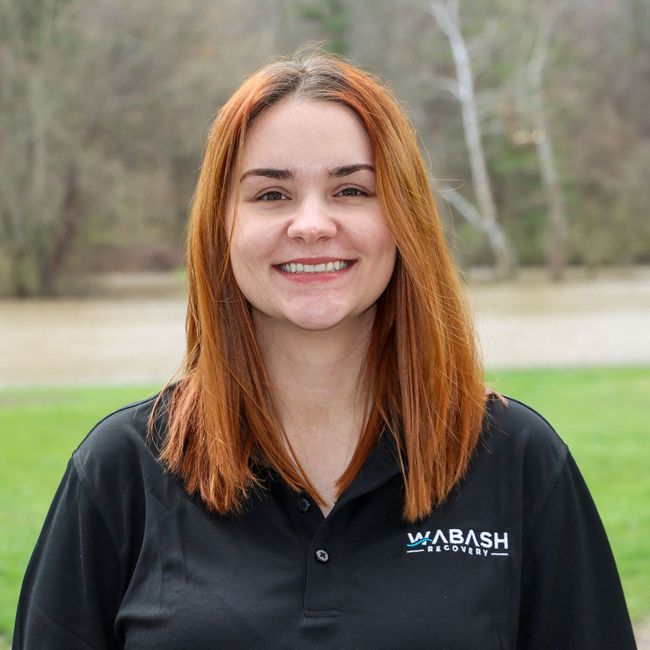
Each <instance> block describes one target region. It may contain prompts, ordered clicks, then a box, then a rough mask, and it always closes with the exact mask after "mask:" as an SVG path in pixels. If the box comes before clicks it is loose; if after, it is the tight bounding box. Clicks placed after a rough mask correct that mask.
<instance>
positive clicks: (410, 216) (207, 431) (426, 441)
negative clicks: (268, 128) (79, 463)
mask: <svg viewBox="0 0 650 650" xmlns="http://www.w3.org/2000/svg"><path fill="white" fill-rule="evenodd" d="M285 97H297V98H300V99H305V100H310V101H331V102H337V103H340V104H343V105H345V106H347V107H348V108H350V109H351V110H352V111H354V112H355V113H356V115H357V116H358V117H359V119H360V120H361V122H362V124H363V125H364V127H365V129H366V132H367V134H368V137H369V140H370V145H371V148H372V152H373V158H374V165H375V173H376V179H377V197H378V200H379V202H380V205H381V206H382V209H383V213H384V216H385V219H386V222H387V225H388V228H389V229H390V231H391V233H392V236H393V238H394V241H395V244H396V247H397V251H398V254H397V259H396V266H395V270H394V272H393V276H392V278H391V280H390V282H389V284H388V286H387V288H386V290H385V292H384V293H383V295H382V296H381V297H380V299H379V301H378V303H377V309H376V315H375V320H374V325H373V329H372V333H371V337H370V343H369V348H368V354H367V360H366V364H365V366H364V373H365V381H364V386H365V389H366V391H367V393H366V398H367V403H368V406H369V413H370V415H369V418H368V422H367V424H366V427H365V429H364V431H363V432H362V433H361V436H360V439H359V441H358V444H357V448H356V450H355V452H354V455H353V457H352V459H351V461H350V464H349V466H348V467H347V469H346V470H345V472H344V473H343V475H342V476H341V477H340V478H339V480H338V482H337V488H338V492H339V494H340V493H341V492H342V491H343V490H345V488H346V487H347V486H348V485H350V483H351V482H352V480H353V479H354V477H355V476H356V474H357V473H358V471H359V469H360V468H361V466H362V465H363V462H364V461H365V459H366V457H367V456H368V453H369V452H370V450H371V449H372V447H373V446H374V444H375V442H376V441H377V438H378V436H379V435H380V433H381V432H382V430H384V429H385V430H386V431H387V435H391V436H393V437H394V439H395V442H396V449H397V454H398V462H399V463H400V465H401V469H402V475H403V482H404V508H403V516H404V519H405V520H406V521H409V522H415V521H417V520H419V519H422V518H423V517H425V516H426V515H428V514H429V513H430V512H431V510H432V508H433V507H435V506H436V505H438V504H440V503H442V502H443V501H444V500H445V499H446V498H447V496H448V495H449V493H450V492H451V490H452V489H453V488H454V486H455V485H457V484H458V482H459V481H460V480H461V478H462V477H463V475H464V473H465V472H466V470H467V467H468V464H469V462H470V459H471V456H472V453H473V451H474V449H475V447H476V444H477V441H478V436H479V433H480V430H481V425H482V420H483V413H484V402H485V386H484V383H483V373H482V368H481V364H480V362H479V359H478V356H477V348H476V342H475V336H474V331H473V326H472V323H471V319H470V317H469V311H468V309H467V307H466V305H465V302H464V298H463V292H462V288H461V285H460V280H459V278H458V274H457V272H456V270H455V267H454V264H453V262H452V260H451V256H450V254H449V251H448V248H447V244H446V242H445V237H444V231H443V227H442V224H441V221H440V218H439V216H438V213H437V210H436V206H435V201H434V198H433V194H432V191H431V188H430V186H429V181H428V177H427V173H426V169H425V165H424V162H423V160H422V156H421V154H420V151H419V149H418V145H417V141H416V138H415V132H414V129H413V127H412V126H411V125H410V123H409V121H408V119H407V118H406V116H405V114H404V111H403V110H402V109H401V107H400V105H399V102H398V101H397V100H396V99H395V98H394V96H393V95H392V94H391V93H390V91H389V90H387V88H386V87H384V86H383V85H382V84H381V83H380V82H379V81H378V80H377V79H375V78H374V77H373V76H372V75H370V74H368V73H366V72H363V71H361V70H360V69H358V68H355V67H354V66H352V65H350V64H349V63H347V62H345V61H344V60H342V59H340V58H337V57H335V56H333V55H329V54H324V53H320V52H318V53H315V54H309V55H307V56H306V57H304V58H300V57H295V58H291V59H283V60H280V61H277V62H274V63H271V64H269V65H266V66H264V67H263V68H261V69H260V70H259V71H257V72H256V73H254V74H253V75H251V76H250V77H249V78H248V79H247V80H246V81H244V83H243V84H242V85H241V86H240V87H239V89H237V90H236V91H235V93H234V94H233V95H232V96H231V98H230V99H229V100H228V102H227V103H226V104H225V105H224V106H223V107H222V108H221V110H220V111H219V113H218V115H217V117H216V119H215V120H214V122H213V125H212V128H211V130H210V134H209V137H208V141H207V145H206V149H205V153H204V158H203V164H202V166H201V173H200V177H199V180H198V183H197V186H196V191H195V194H194V197H193V201H192V208H191V214H190V224H189V233H188V241H187V272H188V284H189V302H188V309H187V318H186V339H187V350H186V354H185V358H184V362H183V366H182V369H181V378H180V380H179V381H178V382H177V383H176V384H175V386H174V387H173V391H171V392H170V395H169V403H168V404H167V408H168V414H167V415H168V420H167V422H168V424H167V432H166V436H165V438H164V440H163V443H162V448H161V452H160V460H161V461H162V463H163V464H164V465H165V466H166V467H167V468H168V469H169V470H170V471H171V472H173V473H174V474H176V475H179V476H180V477H182V479H183V481H184V484H185V488H186V490H187V491H188V493H190V494H198V495H199V496H200V497H201V499H202V500H203V501H204V502H205V504H206V506H207V507H208V508H209V509H210V510H212V511H215V512H218V513H221V514H225V513H237V512H240V511H241V510H242V508H243V507H244V506H245V504H246V501H247V499H248V498H249V496H250V494H251V490H253V489H255V488H256V487H257V486H261V485H262V481H261V475H260V472H259V470H258V468H257V465H258V464H259V463H267V464H270V465H271V466H272V467H273V468H274V469H275V470H276V471H277V472H278V473H279V475H280V476H281V477H282V479H284V480H285V481H286V482H287V483H288V484H289V485H290V486H291V487H292V488H293V489H294V490H296V491H299V490H305V491H307V492H308V493H310V494H311V495H312V497H313V498H314V499H315V500H316V501H317V502H319V503H320V504H323V503H324V502H323V499H322V497H321V496H320V495H319V493H318V491H317V490H316V489H315V487H314V485H313V484H312V483H311V481H310V480H309V478H308V476H307V475H306V473H305V471H304V470H303V468H302V467H301V466H300V463H299V462H298V460H297V458H296V456H295V454H293V453H292V451H291V446H290V444H289V441H288V440H287V438H286V435H285V433H284V431H283V430H282V428H281V426H280V425H279V417H278V414H277V410H276V408H275V406H274V403H273V399H272V395H271V390H270V388H269V386H270V383H269V377H268V375H267V372H266V369H265V366H264V361H263V358H262V354H261V352H260V348H259V346H258V343H257V339H256V336H255V330H254V326H253V320H252V315H251V311H250V306H249V305H248V303H247V301H246V299H245V298H244V296H243V294H242V293H241V291H240V290H239V287H238V286H237V283H236V281H235V279H234V275H233V272H232V269H231V266H230V259H229V240H230V233H229V232H228V231H227V226H226V216H227V210H228V209H229V205H230V201H229V199H230V197H233V196H236V195H237V192H238V190H237V186H238V172H239V163H240V161H241V155H242V149H243V145H244V141H245V136H246V132H247V129H248V128H249V127H250V126H251V124H252V123H253V121H254V120H255V119H256V118H257V117H258V116H259V115H260V114H261V113H262V112H263V111H265V110H267V109H268V108H269V107H271V106H273V105H274V104H276V103H277V102H278V101H280V100H281V99H283V98H285ZM171 381H172V380H170V381H169V382H168V384H167V385H166V387H165V388H167V387H168V386H169V384H170V383H171ZM163 393H165V390H164V389H163V391H161V394H160V395H159V397H158V400H156V403H155V404H154V409H153V412H152V415H151V419H150V428H152V427H153V423H154V418H155V413H156V411H157V407H158V406H159V401H160V399H161V397H162V395H163Z"/></svg>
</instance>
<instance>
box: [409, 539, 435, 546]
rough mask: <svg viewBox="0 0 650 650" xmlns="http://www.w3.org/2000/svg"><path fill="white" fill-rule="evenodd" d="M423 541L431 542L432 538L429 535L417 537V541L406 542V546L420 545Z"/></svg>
mask: <svg viewBox="0 0 650 650" xmlns="http://www.w3.org/2000/svg"><path fill="white" fill-rule="evenodd" d="M424 542H431V543H432V544H433V540H432V539H431V538H430V537H423V538H422V539H419V540H418V541H417V542H413V543H412V544H407V546H409V547H410V546H420V544H424Z"/></svg>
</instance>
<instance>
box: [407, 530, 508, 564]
mask: <svg viewBox="0 0 650 650" xmlns="http://www.w3.org/2000/svg"><path fill="white" fill-rule="evenodd" d="M407 535H408V542H407V543H406V552H407V553H465V554H466V555H479V556H481V557H487V556H488V555H500V556H508V555H509V552H508V532H507V531H503V532H493V531H474V530H472V529H471V528H470V530H468V531H467V532H465V531H464V530H462V529H461V528H449V529H448V530H442V529H441V528H438V529H437V530H436V531H434V533H433V535H432V534H431V531H430V530H427V531H426V532H425V533H422V532H420V531H418V532H417V533H415V534H413V533H407Z"/></svg>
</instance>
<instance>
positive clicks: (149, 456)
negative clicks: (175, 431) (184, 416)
mask: <svg viewBox="0 0 650 650" xmlns="http://www.w3.org/2000/svg"><path fill="white" fill-rule="evenodd" d="M159 395H160V393H157V394H155V395H152V396H151V397H148V398H146V399H143V400H139V401H137V402H133V403H131V404H127V405H125V406H123V407H121V408H119V409H117V410H115V411H113V412H112V413H109V414H108V415H106V416H105V417H103V418H102V419H101V420H100V421H99V422H98V423H97V424H95V426H93V428H92V429H91V430H90V432H89V433H88V435H87V436H86V437H85V438H84V440H83V441H82V442H81V444H80V445H79V446H78V447H77V449H76V450H75V451H74V453H73V455H72V462H73V465H74V468H75V470H76V472H77V474H78V475H79V478H80V480H81V481H82V483H83V484H84V485H85V487H86V489H87V490H89V491H90V492H91V493H93V492H95V491H96V490H97V489H98V486H102V487H107V486H108V485H110V484H113V485H118V484H119V485H122V486H125V485H127V484H128V483H133V482H134V481H138V477H139V476H141V475H142V474H143V473H144V472H145V471H151V470H152V469H153V470H157V469H159V466H158V462H157V460H156V456H157V449H156V446H157V445H156V442H157V440H159V439H160V436H161V435H162V432H163V429H164V427H165V421H164V413H165V402H164V399H163V400H161V402H159V404H158V407H157V408H156V414H157V418H156V425H155V429H154V431H153V434H154V436H157V437H156V438H152V437H150V436H149V432H148V422H149V416H150V415H151V412H152V410H153V408H154V405H155V404H156V400H157V398H158V397H159Z"/></svg>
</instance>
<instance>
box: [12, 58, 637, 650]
mask: <svg viewBox="0 0 650 650" xmlns="http://www.w3.org/2000/svg"><path fill="white" fill-rule="evenodd" d="M187 267H188V278H189V306H188V313H187V351H186V356H185V362H184V366H183V368H182V372H181V376H180V377H179V378H178V380H177V381H176V382H172V381H170V382H169V383H168V384H167V385H166V386H165V387H164V388H163V390H161V391H160V392H159V393H158V394H157V395H156V396H154V397H152V398H151V399H149V400H145V401H143V402H139V403H137V404H132V405H128V406H126V407H124V408H123V409H120V410H119V411H117V412H115V413H112V414H110V415H109V416H107V417H106V418H104V419H103V420H102V421H101V422H100V423H99V424H98V425H97V426H96V427H95V428H94V429H93V431H91V433H90V434H89V435H88V437H87V438H86V440H85V441H84V442H83V443H82V444H81V445H80V446H79V448H78V449H77V450H76V451H75V453H74V454H73V457H72V459H71V461H70V464H69V466H68V470H67V472H66V474H65V476H64V479H63V481H62V483H61V486H60V488H59V491H58V492H57V495H56V497H55V499H54V503H53V504H52V507H51V509H50V512H49V514H48V517H47V520H46V522H45V525H44V528H43V532H42V534H41V537H40V538H39V541H38V544H37V547H36V549H35V551H34V554H33V556H32V559H31V561H30V564H29V567H28V569H27V573H26V576H25V581H24V585H23V590H22V593H21V598H20V603H19V608H18V615H17V622H16V636H15V640H14V646H15V647H16V648H28V649H30V650H31V649H36V648H39V649H40V648H60V649H61V650H63V649H64V648H65V649H66V650H77V649H78V650H81V649H82V648H83V649H86V648H93V649H95V648H97V649H99V648H124V649H134V648H149V647H151V648H158V649H160V650H173V649H180V648H193V649H201V648H206V649H207V648H214V647H225V648H246V649H247V650H250V649H252V648H265V649H267V648H282V649H286V648H300V649H302V648H314V649H316V648H323V649H325V648H328V649H330V648H337V649H339V648H340V649H345V648H350V649H359V648H369V647H372V648H377V649H381V648H386V649H391V650H393V649H395V648H407V647H408V648H410V649H412V650H415V649H417V648H432V647H433V648H438V647H440V648H442V647H446V648H463V649H465V648H481V649H488V648H500V649H503V648H513V649H514V648H533V649H543V648H554V649H558V648H559V649H562V648H566V649H569V648H571V650H581V649H585V650H586V649H587V648H589V649H590V650H594V649H596V650H598V649H603V650H604V649H605V648H613V647H615V648H620V649H627V648H633V647H634V641H633V638H632V633H631V628H630V623H629V619H628V616H627V611H626V607H625V602H624V600H623V595H622V592H621V587H620V583H619V580H618V575H617V572H616V567H615V565H614V562H613V559H612V556H611V552H610V550H609V546H608V543H607V538H606V536H605V533H604V531H603V528H602V525H601V523H600V520H599V518H598V514H597V513H596V511H595V509H594V506H593V503H592V501H591V498H590V496H589V492H588V490H587V488H586V486H585V484H584V482H583V480H582V477H581V476H580V473H579V471H578V469H577V467H576V466H575V463H574V462H573V460H572V458H571V455H570V453H569V452H568V450H567V448H566V446H565V445H564V443H563V442H562V441H561V440H560V439H559V438H558V436H557V434H556V433H555V432H554V431H553V429H552V428H551V427H550V425H548V423H546V421H545V420H544V419H543V418H542V417H541V416H539V415H537V414H536V413H535V412H534V411H532V410H531V409H529V408H528V407H526V406H524V405H522V404H520V403H518V402H516V401H515V400H505V399H504V398H501V397H498V396H495V395H493V394H491V393H489V391H486V388H485V385H484V383H483V378H482V370H481V366H480V364H479V362H478V358H477V352H476V347H475V342H474V334H473V328H472V324H471V322H470V319H469V317H468V312H467V309H466V307H465V304H464V300H463V295H462V290H461V285H460V282H459V278H458V275H457V273H456V271H455V269H454V266H453V264H452V261H451V258H450V255H449V252H448V250H447V247H446V244H445V240H444V234H443V228H442V224H441V222H440V219H439V217H438V214H437V211H436V207H435V202H434V199H433V196H432V193H431V190H430V188H429V183H428V179H427V172H426V169H425V167H424V164H423V161H422V157H421V155H420V153H419V151H418V147H417V143H416V138H415V134H414V132H413V129H412V128H411V126H410V124H409V122H408V120H407V118H406V117H405V115H404V114H403V112H402V111H401V109H400V107H399V104H398V102H397V101H396V100H395V99H394V98H393V97H392V95H391V94H390V92H389V91H388V90H387V89H386V88H385V87H384V86H382V85H381V84H380V83H379V82H378V81H377V80H376V79H374V78H373V77H372V76H370V75H368V74H366V73H364V72H362V71H361V70H359V69H358V68H355V67H354V66H352V65H350V64H348V63H346V62H345V61H342V60H340V59H337V58H334V57H331V56H326V55H322V54H315V55H312V56H309V57H306V58H305V59H300V58H295V59H289V60H282V61H279V62H277V63H273V64H270V65H268V66H265V67H264V68H262V69H261V70H260V71H258V72H257V73H255V74H254V75H252V76H251V77H250V78H249V79H247V80H246V81H245V82H244V83H243V84H242V86H241V87H240V88H239V89H238V90H237V91H236V92H235V93H234V94H233V96H232V97H231V98H230V100H229V101H228V102H227V103H226V105H225V106H224V107H223V108H222V109H221V111H220V112H219V114H218V116H217V118H216V120H215V122H214V124H213V126H212V129H211V132H210V136H209V139H208V144H207V147H206V151H205V155H204V162H203V166H202V169H201V175H200V178H199V182H198V185H197V189H196V193H195V196H194V201H193V205H192V213H191V221H190V227H189V237H188V255H187Z"/></svg>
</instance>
